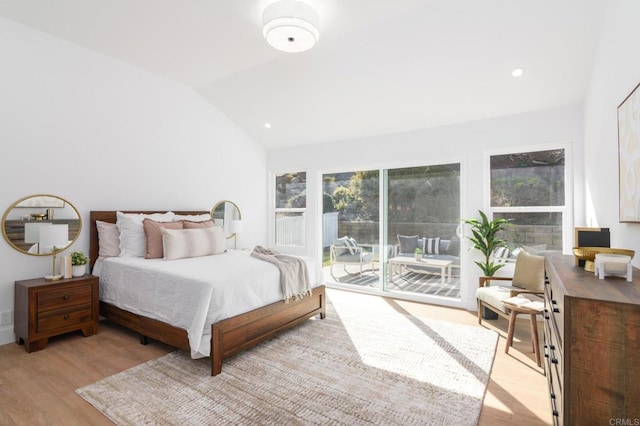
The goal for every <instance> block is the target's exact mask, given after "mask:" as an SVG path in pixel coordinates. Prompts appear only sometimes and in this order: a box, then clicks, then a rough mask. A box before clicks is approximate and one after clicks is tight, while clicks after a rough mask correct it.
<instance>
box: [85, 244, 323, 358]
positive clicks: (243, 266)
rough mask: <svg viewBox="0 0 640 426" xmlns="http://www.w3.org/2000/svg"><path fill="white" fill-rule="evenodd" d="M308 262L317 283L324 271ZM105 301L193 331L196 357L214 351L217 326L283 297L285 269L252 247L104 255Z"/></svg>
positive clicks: (98, 269)
mask: <svg viewBox="0 0 640 426" xmlns="http://www.w3.org/2000/svg"><path fill="white" fill-rule="evenodd" d="M301 258H302V259H304V260H305V262H306V264H307V270H308V275H309V280H310V282H311V287H312V288H313V287H317V286H319V285H320V284H321V283H322V281H323V280H322V269H321V268H320V267H319V266H318V265H317V264H316V263H317V262H315V261H314V260H313V259H312V258H308V257H301ZM93 274H94V275H98V276H99V277H100V300H102V301H104V302H107V303H110V304H112V305H114V306H117V307H119V308H121V309H125V310H127V311H130V312H133V313H136V314H139V315H143V316H145V317H149V318H153V319H157V320H159V321H163V322H165V323H167V324H171V325H173V326H175V327H179V328H182V329H185V330H187V333H188V336H189V345H190V347H191V357H192V358H202V357H206V356H209V354H210V350H211V348H210V340H211V324H213V323H216V322H218V321H220V320H223V319H226V318H231V317H233V316H236V315H239V314H243V313H245V312H249V311H251V310H253V309H256V308H259V307H261V306H265V305H268V304H270V303H274V302H277V301H279V300H282V299H283V295H282V290H281V287H280V271H279V270H278V268H277V267H276V266H275V265H273V264H271V263H268V262H264V261H262V260H259V259H255V258H253V257H251V255H250V252H248V251H238V250H229V251H227V252H226V253H223V254H218V255H214V256H204V257H195V258H189V259H178V260H164V259H144V258H139V257H110V258H107V259H98V261H97V262H96V264H95V266H94V269H93Z"/></svg>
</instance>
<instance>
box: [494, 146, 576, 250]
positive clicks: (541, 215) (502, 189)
mask: <svg viewBox="0 0 640 426" xmlns="http://www.w3.org/2000/svg"><path fill="white" fill-rule="evenodd" d="M565 156H566V150H565V149H564V148H561V149H549V150H544V151H531V152H517V153H508V154H501V155H491V156H490V158H489V163H490V187H491V189H490V194H489V195H490V205H491V210H492V213H493V217H494V218H496V217H502V218H505V219H511V220H512V223H513V224H514V225H515V226H513V227H509V228H508V229H507V230H506V231H505V235H504V238H505V239H506V240H507V242H508V244H509V246H512V248H515V247H519V246H530V247H531V246H533V247H535V248H537V249H538V250H562V249H563V240H564V238H563V235H564V229H565V228H566V226H565V221H566V220H567V202H566V199H567V185H566V180H565V176H566V166H565Z"/></svg>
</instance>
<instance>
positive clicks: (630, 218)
mask: <svg viewBox="0 0 640 426" xmlns="http://www.w3.org/2000/svg"><path fill="white" fill-rule="evenodd" d="M639 87H640V83H639V84H638V85H637V86H636V87H635V88H634V89H633V90H632V91H631V93H629V95H628V96H627V97H626V98H625V99H624V100H623V101H622V103H621V104H620V105H619V106H618V170H619V215H620V222H621V223H624V222H640V186H639V185H638V182H639V180H638V178H639V177H640V115H639V114H638V113H637V111H639V110H640V90H639V89H638V88H639Z"/></svg>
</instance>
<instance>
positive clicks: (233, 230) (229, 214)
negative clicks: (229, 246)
mask: <svg viewBox="0 0 640 426" xmlns="http://www.w3.org/2000/svg"><path fill="white" fill-rule="evenodd" d="M211 217H212V218H213V221H214V222H215V225H216V226H221V227H222V228H223V229H224V236H225V237H226V238H227V239H229V238H234V237H237V233H239V232H240V230H241V229H240V228H241V226H242V214H241V213H240V209H239V208H238V206H237V205H236V203H234V202H233V201H228V200H225V201H220V202H219V203H217V204H216V205H215V206H213V209H212V210H211Z"/></svg>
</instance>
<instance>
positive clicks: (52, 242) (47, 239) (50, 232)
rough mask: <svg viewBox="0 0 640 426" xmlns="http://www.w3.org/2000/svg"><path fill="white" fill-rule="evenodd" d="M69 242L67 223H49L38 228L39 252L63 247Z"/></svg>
mask: <svg viewBox="0 0 640 426" xmlns="http://www.w3.org/2000/svg"><path fill="white" fill-rule="evenodd" d="M67 244H69V225H51V226H44V227H42V228H40V253H46V252H51V251H53V248H54V247H57V248H63V247H66V246H67Z"/></svg>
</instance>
